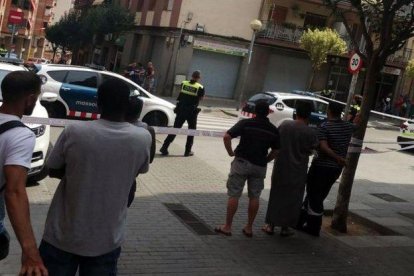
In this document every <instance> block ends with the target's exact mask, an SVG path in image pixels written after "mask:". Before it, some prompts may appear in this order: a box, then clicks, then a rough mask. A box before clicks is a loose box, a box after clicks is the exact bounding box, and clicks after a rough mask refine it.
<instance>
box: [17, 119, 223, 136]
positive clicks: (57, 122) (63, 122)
mask: <svg viewBox="0 0 414 276" xmlns="http://www.w3.org/2000/svg"><path fill="white" fill-rule="evenodd" d="M22 121H23V123H25V124H29V125H31V124H32V125H49V126H54V127H66V126H69V125H74V124H78V123H80V122H85V121H79V120H68V119H54V118H40V117H27V116H24V117H23V119H22ZM154 131H155V133H157V134H168V135H169V134H172V135H186V136H205V137H216V138H220V137H223V136H224V134H225V132H224V131H217V130H196V129H185V128H171V127H154Z"/></svg>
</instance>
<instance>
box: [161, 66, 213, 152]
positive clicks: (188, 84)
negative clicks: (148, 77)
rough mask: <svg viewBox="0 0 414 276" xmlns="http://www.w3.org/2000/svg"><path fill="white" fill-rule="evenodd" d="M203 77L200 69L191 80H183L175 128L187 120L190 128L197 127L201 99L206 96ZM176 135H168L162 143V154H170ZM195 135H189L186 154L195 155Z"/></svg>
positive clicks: (176, 111)
mask: <svg viewBox="0 0 414 276" xmlns="http://www.w3.org/2000/svg"><path fill="white" fill-rule="evenodd" d="M200 79H201V73H200V71H195V72H194V73H193V74H192V77H191V80H190V81H183V82H182V84H181V92H180V94H179V95H178V98H177V101H178V102H177V107H176V109H175V113H176V114H177V116H176V117H175V122H174V128H181V127H182V126H183V124H184V123H185V121H187V123H188V128H189V129H196V128H197V116H198V113H199V112H200V111H201V109H200V108H198V104H199V102H200V100H201V99H202V98H203V97H204V94H205V91H204V87H203V86H202V85H201V84H200V83H199V81H200ZM175 136H176V135H168V137H167V138H166V139H165V141H164V144H163V145H162V147H161V149H160V152H161V154H162V155H168V147H169V146H170V144H171V143H172V141H174V139H175ZM193 142H194V136H188V137H187V144H186V145H185V152H184V156H193V155H194V153H193V152H192V151H191V148H192V146H193Z"/></svg>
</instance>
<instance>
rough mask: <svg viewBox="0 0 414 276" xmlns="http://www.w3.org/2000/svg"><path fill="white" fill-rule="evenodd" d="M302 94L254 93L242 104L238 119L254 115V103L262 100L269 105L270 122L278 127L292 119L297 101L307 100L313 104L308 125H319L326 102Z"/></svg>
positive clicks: (324, 113) (323, 118)
mask: <svg viewBox="0 0 414 276" xmlns="http://www.w3.org/2000/svg"><path fill="white" fill-rule="evenodd" d="M302 94H305V93H284V92H264V93H259V94H256V95H254V96H253V97H251V98H250V99H249V100H248V101H247V102H246V104H245V105H244V106H243V108H242V110H241V112H240V114H239V120H241V119H247V118H253V117H254V116H255V113H254V109H255V106H256V103H257V102H258V101H263V100H264V101H266V102H267V103H268V104H269V106H270V114H269V116H268V118H269V120H270V122H271V123H272V124H274V125H275V126H277V127H278V126H280V124H281V123H283V122H284V121H286V120H292V119H293V117H294V113H295V109H296V105H297V104H298V103H301V102H307V103H311V104H312V106H313V111H312V115H311V118H310V125H311V126H318V125H320V124H321V123H322V122H324V121H325V120H326V118H327V115H326V112H327V109H328V102H327V101H324V100H321V99H318V98H316V97H312V96H306V95H308V94H305V95H302ZM309 95H310V94H309Z"/></svg>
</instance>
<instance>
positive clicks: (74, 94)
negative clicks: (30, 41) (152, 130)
mask: <svg viewBox="0 0 414 276" xmlns="http://www.w3.org/2000/svg"><path fill="white" fill-rule="evenodd" d="M36 66H37V69H38V72H37V74H38V75H40V77H41V78H42V79H43V81H44V83H45V84H44V85H43V87H42V97H41V100H42V104H43V105H44V106H45V107H46V109H47V110H48V112H49V116H50V117H53V118H66V117H70V118H78V119H97V118H98V117H99V114H98V105H97V90H98V86H99V85H100V84H101V83H103V82H104V81H106V80H109V79H113V78H116V79H119V80H121V81H123V82H125V83H126V84H127V85H128V86H129V87H130V90H131V93H133V94H135V95H139V96H140V97H141V99H142V100H143V102H144V106H143V109H142V113H141V120H142V121H144V122H145V123H147V124H149V125H152V126H171V125H173V123H174V119H175V114H174V108H175V106H174V105H173V104H171V103H169V102H167V101H165V100H163V99H161V98H158V97H156V96H154V95H152V94H151V93H149V92H147V91H146V90H144V89H143V88H142V87H141V86H139V85H137V84H136V83H134V82H132V81H131V80H129V79H127V78H125V77H123V76H121V75H119V74H115V73H112V72H109V71H105V70H96V69H92V68H89V67H82V66H69V65H58V64H46V65H36Z"/></svg>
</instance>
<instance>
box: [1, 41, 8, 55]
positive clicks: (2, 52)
mask: <svg viewBox="0 0 414 276" xmlns="http://www.w3.org/2000/svg"><path fill="white" fill-rule="evenodd" d="M6 54H7V49H6V47H5V46H4V44H1V46H0V56H2V57H5V56H6Z"/></svg>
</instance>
